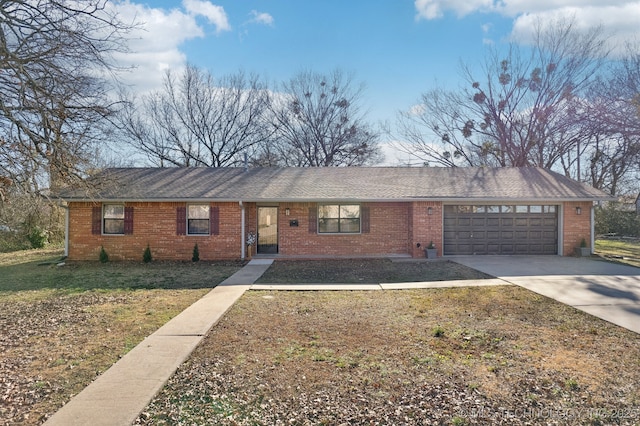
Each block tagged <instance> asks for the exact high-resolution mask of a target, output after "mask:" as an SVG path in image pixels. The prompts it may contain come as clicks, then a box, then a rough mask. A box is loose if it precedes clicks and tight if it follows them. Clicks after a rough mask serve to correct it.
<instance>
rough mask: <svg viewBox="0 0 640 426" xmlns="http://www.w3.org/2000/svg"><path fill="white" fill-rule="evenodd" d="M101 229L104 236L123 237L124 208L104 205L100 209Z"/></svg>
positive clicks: (116, 205) (117, 205) (115, 205)
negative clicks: (114, 235)
mask: <svg viewBox="0 0 640 426" xmlns="http://www.w3.org/2000/svg"><path fill="white" fill-rule="evenodd" d="M102 229H103V232H104V233H105V234H122V235H124V206H123V205H122V204H105V205H104V207H103V209H102Z"/></svg>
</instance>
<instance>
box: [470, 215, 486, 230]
mask: <svg viewBox="0 0 640 426" xmlns="http://www.w3.org/2000/svg"><path fill="white" fill-rule="evenodd" d="M471 226H473V227H474V228H476V229H477V228H483V227H485V226H487V221H486V219H485V218H484V217H474V218H472V219H471Z"/></svg>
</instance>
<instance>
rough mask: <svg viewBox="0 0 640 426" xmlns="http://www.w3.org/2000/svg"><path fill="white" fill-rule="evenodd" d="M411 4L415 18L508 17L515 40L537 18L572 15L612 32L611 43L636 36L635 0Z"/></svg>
mask: <svg viewBox="0 0 640 426" xmlns="http://www.w3.org/2000/svg"><path fill="white" fill-rule="evenodd" d="M414 5H415V8H416V19H417V20H421V19H427V20H432V19H438V18H441V17H443V16H444V14H445V13H446V12H452V13H454V14H456V15H457V16H458V17H464V16H466V15H469V14H471V13H475V12H480V13H498V14H501V15H503V16H508V17H512V18H514V25H513V32H512V38H514V39H517V40H523V39H526V38H527V36H529V35H530V34H532V33H533V29H534V27H535V25H536V23H537V22H549V21H550V20H555V19H558V18H561V17H569V18H573V19H574V20H575V24H576V25H577V26H578V27H579V28H584V29H587V28H592V27H594V26H598V25H601V26H602V27H603V28H604V30H605V31H607V32H608V33H612V34H614V36H613V39H612V42H613V46H622V45H624V42H625V41H627V40H632V39H635V38H637V37H638V36H640V31H639V28H640V27H639V26H638V22H640V1H638V0H608V1H606V2H603V1H602V0H415V2H414ZM484 29H485V28H483V30H484ZM485 34H486V32H485ZM485 40H486V41H488V42H490V40H489V39H487V38H485Z"/></svg>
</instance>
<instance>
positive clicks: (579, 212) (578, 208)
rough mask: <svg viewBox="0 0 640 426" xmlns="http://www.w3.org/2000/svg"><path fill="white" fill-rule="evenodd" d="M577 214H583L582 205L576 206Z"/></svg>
mask: <svg viewBox="0 0 640 426" xmlns="http://www.w3.org/2000/svg"><path fill="white" fill-rule="evenodd" d="M576 214H582V207H580V206H578V207H576Z"/></svg>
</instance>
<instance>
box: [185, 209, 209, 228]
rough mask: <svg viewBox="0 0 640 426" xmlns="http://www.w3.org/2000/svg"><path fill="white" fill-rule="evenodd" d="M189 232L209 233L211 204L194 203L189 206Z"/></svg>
mask: <svg viewBox="0 0 640 426" xmlns="http://www.w3.org/2000/svg"><path fill="white" fill-rule="evenodd" d="M187 233H188V234H189V235H208V234H209V205H208V204H192V205H190V206H188V208H187Z"/></svg>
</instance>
